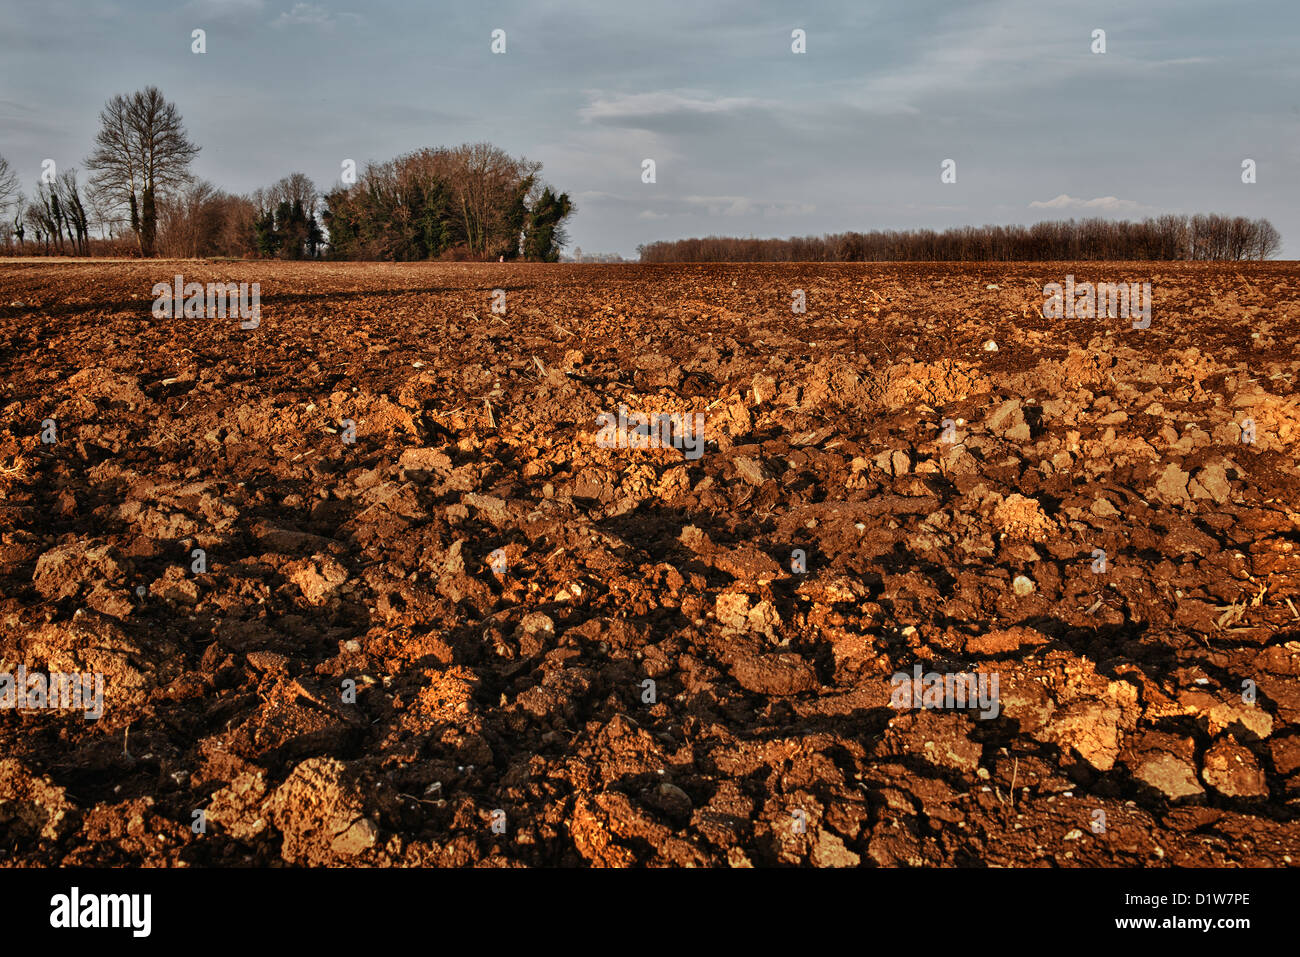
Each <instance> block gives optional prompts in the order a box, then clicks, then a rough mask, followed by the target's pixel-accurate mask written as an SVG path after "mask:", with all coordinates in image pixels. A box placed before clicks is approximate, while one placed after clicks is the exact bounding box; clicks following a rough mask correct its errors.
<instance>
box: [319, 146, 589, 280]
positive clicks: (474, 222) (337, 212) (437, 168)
mask: <svg viewBox="0 0 1300 957" xmlns="http://www.w3.org/2000/svg"><path fill="white" fill-rule="evenodd" d="M540 172H541V164H540V163H532V162H529V161H528V160H526V159H522V158H521V159H515V158H513V157H511V156H509V155H508V154H506V153H505V152H503V151H502V150H500V149H498V148H497V147H495V146H492V145H491V144H490V143H474V144H467V145H465V146H459V147H456V148H455V149H424V150H419V151H417V152H414V153H408V154H406V155H405V156H399V157H398V158H397V159H394V160H390V161H388V162H386V163H371V164H370V165H369V166H367V167H366V169H365V171H364V173H362V174H361V175H360V177H359V178H358V180H357V182H356V183H355V184H353V185H350V186H341V187H339V188H338V189H335V190H334V191H333V192H331V193H330V194H329V195H328V196H326V197H325V205H326V211H325V214H324V217H325V224H326V226H327V227H328V229H329V234H330V249H331V254H332V255H334V256H338V257H340V258H344V259H393V260H415V259H436V258H440V257H443V256H447V255H452V256H455V257H457V258H465V257H468V258H477V259H498V258H502V257H504V258H505V259H508V260H509V259H517V258H518V257H519V256H520V255H523V256H525V257H527V258H528V259H537V260H542V261H545V262H554V261H555V260H556V259H558V258H559V251H560V247H561V246H563V245H564V242H565V236H564V230H563V221H564V219H565V218H566V217H568V216H569V215H570V214H571V213H572V211H573V205H572V203H571V202H570V200H569V197H568V195H567V194H556V193H555V191H554V190H552V189H551V188H550V187H549V186H545V185H543V184H542V183H541V182H540V180H539V174H540Z"/></svg>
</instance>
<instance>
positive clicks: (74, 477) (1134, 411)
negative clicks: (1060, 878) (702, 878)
mask: <svg viewBox="0 0 1300 957" xmlns="http://www.w3.org/2000/svg"><path fill="white" fill-rule="evenodd" d="M177 273H180V274H183V275H184V276H185V279H186V281H198V282H210V281H234V282H239V281H248V282H258V283H260V291H261V323H260V326H259V327H258V328H256V329H253V330H243V329H241V328H240V326H239V323H238V322H237V321H235V320H231V319H206V318H178V319H155V318H153V316H152V315H151V310H150V307H151V305H152V301H153V298H154V297H153V293H152V287H153V285H154V283H157V282H170V281H171V279H172V277H173V276H174V275H175V274H177ZM1067 274H1073V275H1074V276H1076V278H1077V279H1078V280H1079V281H1083V280H1091V281H1115V282H1121V281H1134V282H1141V281H1148V280H1149V281H1150V282H1152V284H1153V296H1154V307H1153V313H1152V321H1151V325H1150V328H1149V329H1145V330H1135V329H1133V328H1132V326H1131V322H1130V321H1129V320H1126V319H1123V318H1111V317H1108V316H1107V317H1101V318H1077V319H1074V318H1067V319H1055V320H1053V319H1046V318H1044V317H1043V316H1042V315H1041V308H1042V305H1043V301H1044V297H1043V292H1042V287H1043V285H1044V284H1045V283H1049V282H1063V281H1064V279H1065V276H1066V275H1067ZM498 288H499V289H504V290H505V292H506V312H505V314H504V315H502V314H498V313H494V312H493V311H492V308H491V307H492V297H493V292H492V291H493V290H494V289H498ZM796 289H802V290H804V292H805V295H806V302H807V311H806V312H805V313H803V314H797V313H794V312H792V308H791V304H792V301H793V300H792V296H793V294H794V290H796ZM1298 334H1300V267H1298V266H1297V265H1296V264H1294V263H1266V264H1248V265H1238V264H1231V265H1197V264H1168V263H1109V264H1098V263H1080V264H1066V263H1056V264H1043V263H1035V264H1011V265H1008V264H988V265H969V264H965V265H868V266H862V265H735V266H707V267H704V266H663V267H636V266H628V267H622V266H534V265H500V264H489V265H425V264H418V265H376V264H337V265H335V264H322V263H310V264H281V263H252V262H248V263H222V262H148V263H139V262H133V263H127V262H120V263H106V262H53V261H43V262H41V261H8V262H4V263H2V264H0V369H2V372H3V375H2V386H0V387H2V389H3V392H2V393H0V409H2V413H0V672H9V673H12V672H15V670H16V669H17V668H18V666H20V665H23V666H25V667H26V668H27V669H28V670H29V671H38V670H47V671H59V672H78V673H99V674H102V675H103V676H104V682H105V685H104V711H103V715H102V717H100V718H99V719H98V720H86V719H85V717H84V716H83V715H82V714H80V713H79V712H72V711H67V710H52V709H49V708H46V709H40V708H32V707H28V708H22V709H18V708H9V709H7V710H3V711H0V863H4V864H6V865H19V866H30V865H74V864H87V865H108V866H115V865H159V866H214V865H215V866H225V865H250V864H251V865H258V866H279V865H285V864H290V865H344V864H346V865H445V866H462V865H480V866H519V865H561V866H565V865H573V866H578V865H653V866H657V865H674V866H677V865H703V866H728V865H729V866H747V865H755V866H777V865H798V866H855V865H858V866H867V867H873V866H888V867H893V866H924V865H956V866H984V865H989V866H1170V865H1173V866H1203V865H1240V866H1252V867H1254V866H1287V865H1290V864H1292V863H1294V861H1295V860H1296V859H1297V856H1298V855H1300V821H1298V820H1297V811H1298V810H1300V726H1298V725H1300V684H1298V683H1297V680H1296V679H1297V674H1300V588H1298V587H1297V586H1298V585H1300V527H1298V525H1297V523H1298V522H1300V512H1298V511H1297V507H1298V506H1297V501H1298V496H1297V485H1298V483H1297V464H1298V463H1297V447H1298V446H1297V443H1298V442H1300V392H1297V388H1296V381H1297V376H1298V375H1300V357H1297V356H1296V355H1295V352H1294V347H1295V343H1296V342H1297V338H1298ZM988 340H992V341H993V342H994V343H996V344H997V346H998V348H997V350H996V351H992V350H986V348H985V343H986V342H987V341H988ZM620 405H624V406H626V407H627V408H628V409H629V410H631V411H634V412H646V413H653V412H670V413H671V412H680V413H696V412H698V413H701V414H703V416H704V419H705V423H706V426H705V438H706V439H707V444H706V445H705V446H704V449H703V454H702V455H701V456H699V457H698V458H694V459H692V458H688V457H687V456H686V455H685V454H684V451H683V450H679V449H676V448H671V447H669V448H657V449H628V448H607V447H602V445H601V443H600V442H598V441H597V433H598V430H597V427H596V419H597V416H598V415H600V414H601V413H611V412H612V413H616V412H617V410H618V407H619V406H620ZM945 419H947V420H951V421H950V422H949V423H947V425H946V426H945V423H944V420H945ZM46 420H53V425H54V427H55V428H54V434H53V436H49V435H48V430H47V429H46V428H45V425H46ZM346 420H351V423H352V425H353V426H354V428H355V437H354V441H347V439H349V438H352V435H351V434H350V433H349V431H348V423H347V421H346ZM43 435H44V436H47V437H52V438H53V439H54V440H53V441H47V440H44V439H43ZM1252 437H1253V441H1251V438H1252ZM796 549H797V550H801V551H802V553H803V556H804V558H805V564H804V566H803V568H804V570H802V571H800V570H799V569H800V565H799V563H798V562H797V560H795V550H796ZM196 550H202V555H203V556H204V562H203V564H202V565H201V566H199V571H196V570H195V568H196V561H195V559H194V558H193V556H195V554H196ZM1098 550H1101V551H1103V552H1104V553H1105V564H1104V566H1103V565H1101V564H1100V563H1099V562H1098V560H1097V557H1096V556H1097V553H1098ZM1099 569H1101V570H1099ZM916 665H920V666H921V667H922V669H923V670H924V671H926V672H934V673H939V674H945V673H948V674H951V673H958V672H972V671H973V672H977V673H981V674H984V675H986V676H994V675H996V677H997V679H998V713H997V714H996V716H993V717H981V715H980V713H979V712H978V711H976V710H973V709H971V708H964V709H963V708H947V707H937V708H913V707H898V706H895V705H897V702H896V701H895V702H894V703H893V704H891V693H892V691H893V688H894V684H893V683H892V682H891V676H892V675H893V674H895V673H896V672H906V673H908V674H911V673H912V672H913V667H914V666H916ZM28 703H30V702H28ZM199 811H202V812H203V813H202V815H199V814H197V813H196V812H199ZM196 830H197V831H201V833H196Z"/></svg>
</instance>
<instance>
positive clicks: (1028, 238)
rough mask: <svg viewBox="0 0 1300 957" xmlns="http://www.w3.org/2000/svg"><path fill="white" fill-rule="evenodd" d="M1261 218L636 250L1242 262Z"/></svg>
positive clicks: (798, 258)
mask: <svg viewBox="0 0 1300 957" xmlns="http://www.w3.org/2000/svg"><path fill="white" fill-rule="evenodd" d="M1281 245H1282V237H1281V236H1280V235H1279V234H1278V231H1277V230H1276V229H1274V228H1273V225H1272V224H1271V223H1270V222H1269V221H1268V220H1266V219H1247V218H1245V217H1244V216H1235V217H1229V216H1220V215H1215V214H1210V215H1195V216H1184V215H1177V214H1169V215H1164V216H1158V217H1155V218H1151V219H1144V220H1142V221H1140V222H1133V221H1113V220H1105V219H1085V220H1080V221H1076V220H1073V219H1070V220H1056V221H1052V222H1041V223H1035V224H1034V225H1032V226H978V227H977V226H963V227H958V228H954V229H945V230H943V231H942V232H938V231H935V230H933V229H911V230H875V231H872V232H869V233H856V232H849V233H836V234H832V235H827V236H802V237H800V236H793V237H791V238H789V239H752V238H751V239H740V238H735V237H725V236H709V237H707V238H704V239H678V240H671V241H665V242H656V243H649V244H647V245H642V246H638V247H637V252H638V253H640V256H641V262H643V263H679V262H897V261H910V262H961V261H966V262H1017V261H1019V262H1024V261H1036V260H1116V259H1135V260H1144V259H1156V260H1182V259H1186V260H1244V259H1268V258H1269V257H1271V256H1274V255H1276V254H1277V251H1278V250H1279V248H1281Z"/></svg>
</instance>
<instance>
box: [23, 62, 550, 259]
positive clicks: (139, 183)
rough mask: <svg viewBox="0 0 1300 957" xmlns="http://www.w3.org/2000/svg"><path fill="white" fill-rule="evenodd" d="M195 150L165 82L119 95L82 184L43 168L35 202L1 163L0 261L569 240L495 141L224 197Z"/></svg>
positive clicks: (537, 166) (522, 254)
mask: <svg viewBox="0 0 1300 957" xmlns="http://www.w3.org/2000/svg"><path fill="white" fill-rule="evenodd" d="M200 149H201V147H199V146H197V145H196V144H195V143H194V142H193V141H192V140H191V139H190V137H189V135H188V133H187V132H186V130H185V125H184V122H183V120H182V118H181V115H180V112H179V111H178V110H177V108H176V106H175V104H173V103H170V102H168V101H167V100H166V99H165V98H164V97H163V95H162V93H161V92H160V91H159V90H158V89H157V87H152V86H151V87H147V88H146V89H144V90H140V91H138V92H136V93H133V94H130V95H118V96H114V97H113V98H112V99H110V100H109V101H108V102H107V104H106V105H105V107H104V109H103V111H102V112H101V113H100V117H99V130H98V132H97V134H96V136H95V141H94V147H93V149H92V151H91V153H90V154H89V155H88V156H87V157H86V159H85V162H84V164H83V165H84V167H85V169H86V170H87V171H88V172H89V174H90V175H89V178H88V179H87V180H85V181H83V180H81V179H79V173H78V170H77V169H76V168H75V167H69V168H67V169H64V170H62V171H57V170H54V169H52V168H51V169H46V168H45V167H43V168H42V171H41V178H40V181H39V182H38V183H37V185H36V187H35V189H34V190H33V193H32V195H31V197H30V198H29V197H27V196H25V195H24V194H23V193H22V191H21V189H20V184H19V182H18V177H17V174H16V172H15V171H14V169H13V168H12V167H11V165H10V164H9V163H8V162H7V161H6V160H5V158H4V157H3V156H0V252H7V253H9V254H17V255H24V254H30V255H79V256H86V255H118V256H127V255H133V256H140V257H151V256H167V257H231V258H280V259H308V258H318V257H326V258H334V259H386V260H418V259H439V258H450V259H507V260H513V259H519V258H525V259H533V260H540V261H545V262H555V261H557V260H558V259H559V257H560V251H561V249H562V248H563V247H564V245H565V244H566V243H567V241H568V237H567V235H566V233H565V226H564V224H565V220H567V219H568V217H569V216H571V215H572V213H573V210H574V207H573V203H572V201H571V200H570V199H569V196H568V194H567V193H560V192H557V191H556V190H555V189H554V188H553V187H551V186H550V185H548V184H546V183H545V182H544V181H543V180H542V178H541V169H542V165H541V163H536V162H530V161H528V160H527V159H523V158H519V159H516V158H514V157H511V156H509V155H508V154H507V153H505V152H504V151H503V150H501V149H499V148H498V147H496V146H493V145H492V144H490V143H474V144H466V145H463V146H459V147H455V148H438V149H423V150H418V151H416V152H413V153H408V154H406V155H404V156H400V157H398V158H396V159H394V160H390V161H388V162H381V163H370V164H368V165H367V166H366V167H365V169H364V170H363V171H360V172H359V173H358V172H357V171H355V168H353V169H352V170H347V169H346V168H345V170H344V174H343V176H342V177H341V181H340V182H339V183H338V184H337V185H336V186H335V187H334V188H332V189H330V190H329V191H328V192H326V193H324V194H322V193H321V191H320V190H318V189H317V187H316V185H315V184H314V183H313V182H312V180H311V179H310V178H309V177H307V176H306V175H305V174H303V173H291V174H289V175H288V176H285V177H284V178H282V179H281V180H279V181H278V182H276V183H274V184H273V185H271V186H269V187H266V188H263V189H258V190H255V191H253V192H252V193H250V194H247V195H239V194H233V193H228V192H225V191H223V190H221V189H219V188H218V187H216V186H214V185H213V184H212V183H210V182H207V181H206V180H201V179H198V178H197V177H195V176H194V175H193V174H192V172H191V165H192V163H193V161H194V159H195V157H197V155H198V154H199V152H200ZM349 162H350V161H349ZM95 233H97V234H98V235H95Z"/></svg>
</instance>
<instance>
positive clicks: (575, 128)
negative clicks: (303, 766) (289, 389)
mask: <svg viewBox="0 0 1300 957" xmlns="http://www.w3.org/2000/svg"><path fill="white" fill-rule="evenodd" d="M197 28H202V29H204V30H206V32H207V53H206V54H203V55H196V54H193V53H191V42H192V41H191V31H193V30H194V29H197ZM796 28H799V29H802V30H805V31H806V33H807V52H806V53H804V54H795V53H793V52H792V51H791V43H792V41H791V31H792V30H794V29H796ZM494 29H502V30H505V31H506V44H507V46H506V52H505V53H504V54H502V55H494V54H493V53H492V51H491V34H492V31H493V30H494ZM1095 29H1104V30H1105V31H1106V52H1105V53H1104V54H1094V53H1092V52H1091V49H1090V48H1091V46H1092V43H1093V40H1092V32H1093V30H1095ZM149 84H154V85H156V86H158V87H160V88H161V89H162V91H163V93H164V94H165V95H166V96H167V98H168V99H170V100H172V101H174V102H175V103H176V104H177V106H178V107H179V109H180V111H181V113H182V115H183V116H184V118H185V122H186V125H187V127H188V129H189V132H190V135H191V137H192V138H193V139H194V140H195V141H196V142H197V143H198V144H199V145H201V146H202V147H203V151H202V153H201V154H200V155H199V158H198V160H197V161H196V163H195V167H194V170H195V172H196V173H197V174H198V175H200V176H202V177H204V178H206V179H209V180H211V181H212V182H213V183H215V184H216V185H218V186H220V187H222V188H224V189H227V190H230V191H235V192H246V191H249V190H252V189H254V188H256V187H258V186H264V185H269V184H270V183H271V182H273V181H275V180H276V179H279V178H280V177H281V176H283V175H285V174H286V173H289V172H293V171H298V170H300V171H302V172H304V173H306V174H308V175H309V176H310V177H312V179H314V180H315V181H316V183H317V185H318V186H320V187H321V188H322V190H324V189H328V188H330V187H331V186H332V185H333V184H334V183H335V182H336V181H337V180H338V177H339V173H340V169H341V166H340V164H341V163H342V161H343V160H345V159H355V160H356V161H357V162H358V165H363V164H364V162H365V161H367V160H372V159H373V160H385V159H390V158H392V157H393V156H396V155H398V154H400V153H403V152H406V151H409V150H412V149H417V148H419V147H423V146H438V145H455V144H458V143H461V142H466V141H476V140H490V141H491V142H493V143H495V144H497V145H499V146H501V147H503V148H504V149H506V150H507V151H509V152H510V153H513V154H516V155H519V154H523V155H525V156H527V157H528V158H529V159H535V160H540V161H542V163H543V164H544V171H543V172H544V176H545V177H546V179H547V180H549V181H550V182H551V183H553V184H555V185H556V186H557V187H558V188H560V189H563V190H565V191H567V192H568V193H569V194H570V196H572V197H573V199H574V200H575V202H576V204H577V209H578V211H577V213H576V214H575V216H574V218H573V220H572V223H571V226H570V234H571V238H572V244H573V245H577V246H581V247H582V248H583V249H584V250H586V251H588V252H617V253H621V254H623V255H625V256H629V257H631V256H635V254H636V247H637V245H638V244H640V243H644V242H651V241H654V240H659V239H676V238H681V237H686V236H702V235H709V234H719V235H738V236H749V235H753V236H782V237H783V236H789V235H810V234H822V233H826V232H838V231H843V230H849V229H856V230H869V229H888V228H907V227H936V228H941V227H946V226H954V225H967V224H976V225H978V224H983V223H1029V222H1034V221H1037V220H1040V219H1057V218H1069V217H1071V216H1075V217H1079V216H1088V215H1104V216H1110V217H1120V218H1142V217H1145V216H1148V215H1155V214H1159V213H1162V212H1219V213H1227V214H1232V215H1246V216H1250V217H1256V216H1265V217H1268V218H1269V219H1270V220H1272V222H1273V224H1274V225H1275V226H1276V227H1277V228H1278V230H1279V231H1280V232H1281V233H1282V237H1283V249H1282V256H1283V258H1288V259H1296V258H1300V187H1298V185H1297V177H1298V176H1300V2H1297V0H1261V2H1253V3H1252V2H1246V0H1234V2H1230V3H1225V2H1222V0H1213V2H1201V0H1141V2H1135V0H1123V2H1113V3H1112V2H1108V0H1089V2H1087V3H1068V4H1066V3H1055V2H1051V0H960V2H927V0H891V2H868V0H843V2H840V0H815V2H807V3H778V2H769V0H686V2H678V0H643V2H639V3H631V2H627V0H544V2H541V0H534V2H492V0H476V2H472V3H464V2H458V3H440V2H430V0H321V2H318V3H295V2H292V0H193V2H170V3H167V2H159V0H116V2H115V0H0V155H3V156H5V157H6V158H8V160H9V161H10V163H11V164H13V165H15V166H16V167H17V168H18V170H19V172H20V174H21V177H22V180H23V188H24V191H25V192H27V193H28V194H29V195H30V193H31V192H32V188H33V186H34V184H35V183H36V181H37V179H38V177H39V173H40V164H41V161H42V160H43V159H44V158H46V157H50V158H54V159H55V160H56V161H57V162H58V163H59V168H60V169H62V168H64V167H65V166H67V165H76V166H80V165H81V164H82V163H83V161H84V158H85V156H86V154H87V153H88V152H89V150H90V146H91V142H92V140H93V138H94V134H95V130H96V126H97V115H98V113H99V110H100V109H101V108H102V107H103V105H104V101H105V100H106V99H107V98H108V97H110V96H111V95H113V94H115V93H129V92H132V91H134V90H137V89H139V88H142V87H144V86H146V85H149ZM646 158H652V159H654V160H655V162H656V167H657V169H656V174H657V182H656V183H654V184H649V185H648V184H643V183H642V182H641V168H642V167H641V164H642V160H643V159H646ZM1247 158H1250V159H1253V160H1255V161H1256V164H1257V179H1258V181H1257V182H1256V183H1255V184H1253V185H1245V184H1243V183H1242V181H1241V163H1242V160H1243V159H1247ZM945 159H953V160H955V161H956V164H957V182H956V183H955V184H944V183H941V182H940V165H941V163H942V162H943V160H945Z"/></svg>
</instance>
